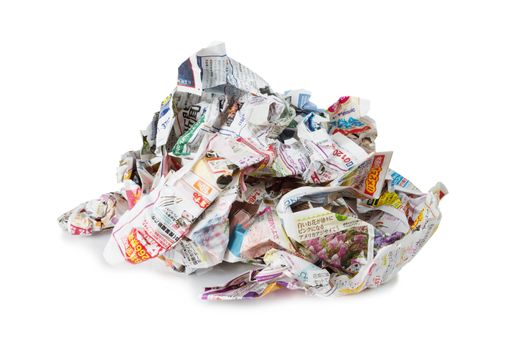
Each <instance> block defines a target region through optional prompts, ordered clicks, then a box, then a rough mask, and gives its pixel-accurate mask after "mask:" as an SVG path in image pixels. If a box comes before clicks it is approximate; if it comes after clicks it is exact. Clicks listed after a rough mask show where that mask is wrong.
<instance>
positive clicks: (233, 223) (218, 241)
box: [58, 43, 447, 300]
mask: <svg viewBox="0 0 524 350" xmlns="http://www.w3.org/2000/svg"><path fill="white" fill-rule="evenodd" d="M310 96H311V93H310V92H309V91H306V90H292V91H286V92H285V93H283V94H280V93H277V92H275V91H273V90H272V89H271V88H270V87H269V85H268V83H267V82H266V81H265V80H263V79H262V78H261V77H259V76H258V75H257V74H255V73H254V72H252V71H251V70H250V69H248V68H247V67H245V66H243V65H242V64H240V63H238V62H236V61H235V60H233V59H231V58H230V57H228V56H227V55H226V52H225V46H224V44H222V43H216V44H212V45H210V46H209V47H207V48H204V49H202V50H200V51H198V52H197V53H196V54H194V55H192V56H191V57H189V58H188V59H187V60H186V61H184V62H183V63H182V64H181V65H180V67H179V68H178V84H177V86H176V88H175V89H174V90H173V92H172V93H171V94H169V95H168V96H167V97H166V98H165V99H164V100H163V101H162V103H161V105H160V110H159V111H158V112H156V113H155V114H154V115H153V117H152V120H151V122H150V123H149V124H148V125H147V127H146V129H145V130H143V131H141V136H142V147H141V149H140V150H137V151H130V152H127V153H125V154H124V155H123V156H122V157H121V160H120V163H119V166H118V170H117V179H118V181H119V182H120V183H121V184H122V189H121V190H120V191H119V192H111V193H107V194H103V195H102V196H100V197H99V198H98V199H95V200H91V201H88V202H86V203H83V204H80V205H79V206H77V207H76V208H74V209H72V210H70V211H68V212H66V213H65V214H63V215H62V216H60V218H59V219H58V221H59V223H60V225H61V226H62V227H63V229H65V230H67V231H69V232H70V233H71V234H73V235H91V234H95V233H97V232H101V231H106V230H107V231H109V230H111V235H110V237H109V241H108V243H107V246H106V248H105V251H104V256H105V258H106V260H107V261H108V262H110V263H118V262H128V263H132V264H137V263H141V262H143V261H146V260H149V259H154V258H158V259H161V260H163V261H164V262H165V263H166V265H167V266H168V267H170V268H172V269H173V270H175V271H179V272H184V273H187V274H191V273H194V272H196V271H204V270H209V269H211V268H212V267H213V266H215V265H218V264H222V263H236V262H242V263H248V264H252V265H253V266H254V268H253V269H251V270H249V271H247V272H246V273H244V274H242V275H240V276H238V277H237V278H235V279H233V280H232V281H230V282H228V283H227V284H225V285H224V286H219V287H210V288H206V289H205V291H204V292H203V294H202V298H203V299H207V300H235V299H249V298H256V297H260V296H263V295H266V294H268V293H270V292H272V291H274V290H277V289H281V288H287V289H300V290H303V291H305V292H307V293H310V294H313V295H318V296H332V295H347V294H354V293H358V292H360V291H362V290H364V289H366V288H375V287H378V286H380V285H381V284H384V283H386V282H387V281H389V280H390V279H391V278H392V277H393V276H394V275H395V274H396V273H397V272H398V271H399V270H400V269H401V268H402V267H403V266H404V265H405V264H406V263H407V262H409V261H410V260H411V259H412V258H413V257H414V256H415V255H416V254H417V253H418V251H419V250H420V249H421V248H422V246H423V245H424V244H425V243H426V242H427V241H428V239H429V238H430V237H431V236H432V235H433V233H434V232H435V230H436V229H437V227H438V224H439V222H440V219H441V213H440V211H439V208H438V205H439V201H440V199H441V198H442V197H443V196H444V195H445V194H447V190H446V188H445V186H444V185H443V184H441V183H437V184H436V185H435V186H434V187H433V188H431V189H430V190H429V192H427V193H425V192H422V191H420V190H419V189H418V188H417V187H416V186H415V185H413V183H412V182H411V181H409V180H408V179H406V178H404V177H403V176H402V175H400V174H399V173H397V172H395V171H393V170H392V169H390V168H389V164H390V161H391V156H392V152H377V151H376V150H375V139H376V137H377V129H376V125H375V122H374V120H373V119H371V118H370V117H369V116H368V110H369V101H367V100H364V99H360V98H358V97H353V96H344V97H341V98H339V99H338V100H337V101H336V102H335V103H334V104H333V105H331V106H329V107H328V108H327V109H322V108H319V107H317V106H316V105H315V104H314V103H312V102H311V101H310Z"/></svg>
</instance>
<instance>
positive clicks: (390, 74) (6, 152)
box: [0, 0, 524, 349]
mask: <svg viewBox="0 0 524 350" xmlns="http://www.w3.org/2000/svg"><path fill="white" fill-rule="evenodd" d="M522 13H523V11H522V8H520V7H519V6H518V2H517V1H515V2H514V3H513V2H505V1H491V2H485V1H472V2H461V1H435V2H434V3H433V4H432V5H430V4H429V3H426V2H425V3H424V4H422V2H420V1H413V2H406V1H398V0H396V1H389V2H380V3H379V2H373V3H372V4H371V2H364V1H363V2H359V3H353V2H350V1H343V2H342V1H341V2H340V3H335V2H329V1H325V0H324V1H315V2H311V3H308V2H306V1H300V2H297V3H294V4H293V3H291V2H285V1H278V2H275V3H272V2H271V1H257V2H248V1H243V2H238V3H233V2H228V1H203V0H201V1H166V2H157V1H147V2H143V3H138V2H135V1H125V2H121V3H117V2H109V1H86V2H84V3H81V2H72V1H64V2H57V1H41V2H39V1H33V2H29V1H16V2H15V1H13V2H10V3H8V2H7V1H6V2H4V1H2V2H1V5H0V40H1V42H0V63H1V64H0V101H1V102H0V120H1V123H2V124H1V125H2V128H1V130H2V137H1V149H2V151H3V158H2V165H1V169H2V170H1V173H0V176H1V183H2V184H3V188H2V192H1V193H2V200H1V202H0V203H1V204H0V205H1V207H2V210H1V211H0V213H1V214H0V217H1V220H2V226H1V231H0V234H1V237H2V238H1V241H0V242H1V253H0V259H1V263H0V268H1V274H0V281H1V282H0V284H1V287H0V318H1V322H2V325H1V326H0V334H1V337H0V338H1V339H0V341H1V347H2V348H4V349H22V348H25V349H28V348H37V347H42V348H65V347H66V346H67V347H68V348H69V347H70V348H72V349H92V348H95V349H106V348H112V349H155V348H176V349H182V348H186V347H191V348H193V349H225V348H239V347H242V348H246V349H268V348H279V349H280V348H291V349H295V348H302V347H304V348H305V347H307V348H322V349H334V348H344V349H364V348H373V347H384V348H385V347H387V348H402V349H415V348H427V349H432V348H435V349H437V348H439V349H440V348H456V347H459V346H464V347H467V348H483V347H496V348H500V349H510V348H520V349H522V346H523V341H522V334H521V333H522V326H523V321H522V317H523V316H522V315H523V312H524V308H523V302H522V297H523V292H524V290H523V288H522V286H523V282H522V276H523V271H522V268H523V258H522V244H523V243H524V242H523V238H522V234H523V232H522V223H521V222H520V220H521V219H522V218H523V206H522V201H521V198H522V195H523V193H522V185H521V178H522V165H521V164H522V153H521V152H522V150H523V149H524V148H523V141H522V139H523V136H522V130H523V129H522V123H521V121H522V119H523V117H524V113H523V111H524V108H523V97H522V95H523V92H524V89H523V87H524V86H523V85H524V83H523V81H524V69H523V62H524V54H523V51H522V50H523V45H522V33H523V32H524V22H523V20H522ZM213 40H222V41H225V42H226V47H227V49H228V54H229V55H230V56H231V57H233V58H235V59H236V60H238V61H240V62H242V63H244V64H245V65H247V66H248V67H250V68H252V69H253V70H254V71H255V72H257V73H258V74H260V75H261V76H262V77H264V78H265V79H266V80H267V81H268V82H270V83H271V85H272V87H273V88H274V89H275V90H277V91H284V90H286V89H290V88H306V89H309V90H311V91H312V92H313V101H314V102H316V103H317V104H318V105H319V106H324V107H327V106H329V104H331V103H332V102H334V101H335V100H336V99H337V98H338V97H339V96H341V95H346V94H349V95H355V96H361V97H364V98H368V99H370V100H371V112H370V114H371V116H372V117H373V118H375V120H376V121H377V125H378V129H379V138H378V139H377V145H378V149H379V150H393V151H395V153H394V156H393V161H392V167H393V168H394V169H396V170H397V171H399V172H401V173H402V174H404V175H405V176H407V177H408V178H409V179H411V180H412V181H413V182H414V183H415V184H417V185H418V186H419V187H420V188H421V189H424V190H427V189H429V188H430V187H431V186H432V185H433V184H434V183H435V182H437V181H442V182H444V183H445V184H446V185H447V186H448V188H449V190H450V194H449V196H448V197H446V198H445V199H444V200H443V202H442V205H441V208H442V211H443V214H444V217H443V221H442V223H441V225H440V228H439V230H438V231H437V233H436V234H435V236H434V237H433V238H432V239H431V241H430V242H429V243H428V244H427V245H426V246H425V247H424V249H423V250H422V251H421V253H420V254H419V255H418V256H417V257H416V258H415V259H414V261H412V262H411V263H410V264H408V265H407V266H406V267H405V269H403V270H402V271H401V272H400V274H399V276H398V277H397V278H396V279H395V280H393V281H392V282H391V283H389V284H388V285H385V286H383V287H381V288H379V289H377V290H371V291H366V292H364V293H362V294H360V295H356V296H350V297H344V298H337V299H328V300H323V299H317V298H313V297H307V296H303V295H302V294H301V293H298V292H286V291H282V292H278V293H276V294H275V295H271V296H268V297H267V298H265V299H260V300H257V301H251V302H234V303H211V302H203V301H200V300H199V299H198V294H199V292H200V289H201V287H203V286H205V285H210V284H211V285H213V284H216V283H222V282H225V281H226V280H227V278H228V276H226V275H231V274H232V273H233V272H234V271H233V272H232V271H218V272H217V274H213V273H211V274H209V275H205V276H202V277H191V276H190V277H185V276H182V275H177V274H175V273H172V272H171V271H169V270H168V269H166V268H164V267H163V266H162V265H161V264H160V263H159V262H155V261H153V262H152V263H150V264H144V265H142V266H122V267H116V268H115V267H110V266H108V265H106V264H105V262H104V261H103V259H102V249H103V246H104V244H105V240H106V239H107V236H104V235H101V236H98V237H91V238H82V237H70V236H68V235H67V234H66V233H63V232H61V231H60V229H59V228H58V225H57V224H56V222H55V219H56V217H57V216H58V215H59V214H61V213H62V212H64V211H66V210H68V209H70V208H71V207H73V206H75V205H77V204H78V203H80V202H82V201H85V200H88V199H91V198H95V197H97V196H98V195H99V194H101V193H103V192H107V191H111V190H117V189H118V185H117V184H116V179H115V175H114V173H115V168H116V165H117V161H118V159H119V157H120V155H121V154H122V153H123V152H125V151H127V150H131V149H137V148H139V146H140V144H141V139H140V136H139V130H140V129H142V128H144V127H145V126H146V125H147V123H148V122H149V120H150V118H151V116H152V114H153V112H155V111H156V110H157V109H158V107H159V104H160V102H161V101H162V99H163V98H164V97H165V96H166V95H167V94H168V93H169V92H170V91H171V90H172V88H173V87H174V86H175V85H176V77H177V67H178V65H179V64H180V63H181V62H182V61H183V60H185V59H186V58H187V57H188V56H189V55H190V54H192V53H193V52H195V51H197V50H198V49H200V48H201V47H204V46H206V45H207V44H208V43H209V42H211V41H213Z"/></svg>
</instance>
